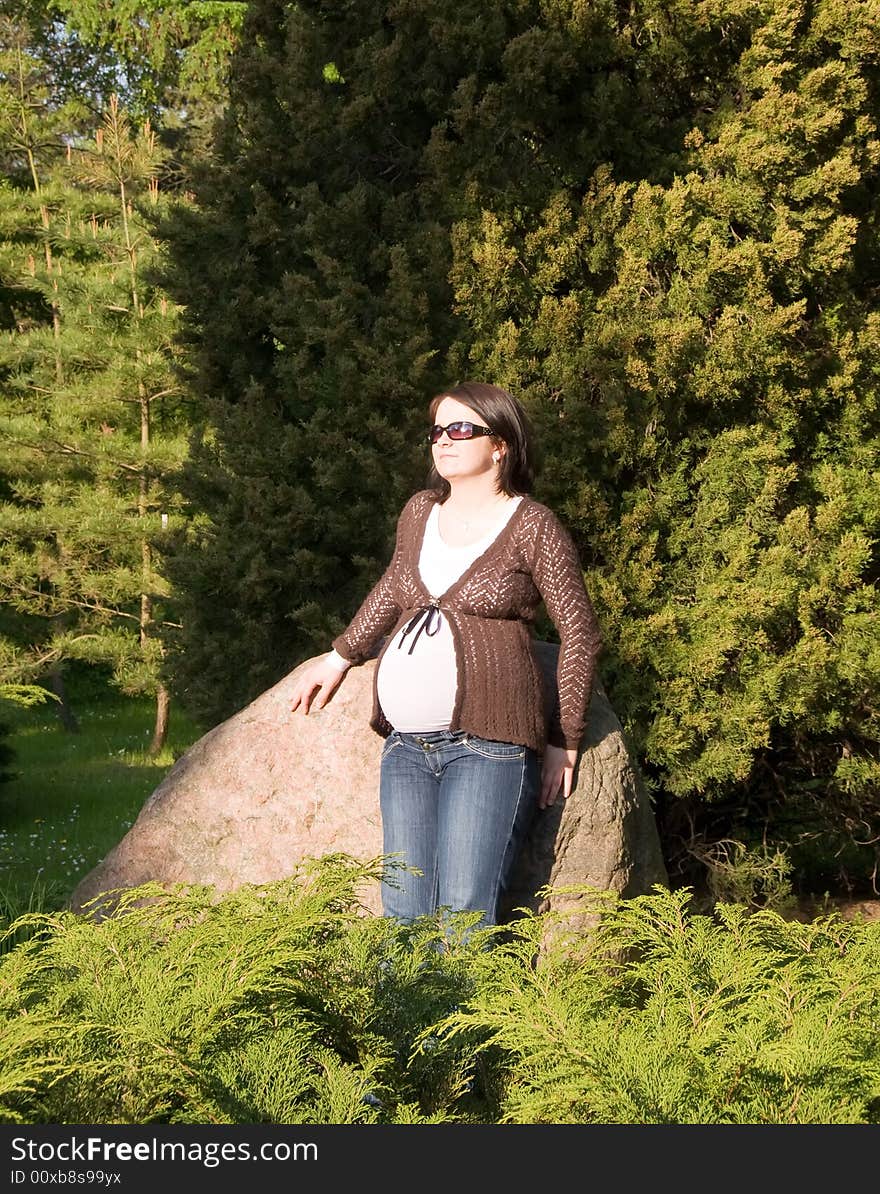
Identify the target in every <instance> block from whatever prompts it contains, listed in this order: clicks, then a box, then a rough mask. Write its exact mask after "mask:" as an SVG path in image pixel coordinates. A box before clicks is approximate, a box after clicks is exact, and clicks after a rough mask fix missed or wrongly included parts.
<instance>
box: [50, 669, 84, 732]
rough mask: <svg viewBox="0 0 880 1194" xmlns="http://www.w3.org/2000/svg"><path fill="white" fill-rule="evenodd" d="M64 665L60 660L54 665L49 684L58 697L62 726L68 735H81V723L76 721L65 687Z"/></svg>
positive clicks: (57, 706)
mask: <svg viewBox="0 0 880 1194" xmlns="http://www.w3.org/2000/svg"><path fill="white" fill-rule="evenodd" d="M63 669H64V665H63V664H62V663H61V661H60V660H58V662H56V663H53V664H52V670H51V671H50V672H49V683H50V685H51V687H52V691H53V692H54V693H55V695H56V696H57V697H58V702H57V705H56V708H57V710H58V716H59V717H60V718H61V724H62V725H63V726H64V728H65V730H67V732H68V734H78V733H79V722H78V721H77V720H76V716H75V715H74V712H73V709H71V707H70V702H69V701H68V699H67V689H66V688H65V686H64V670H63Z"/></svg>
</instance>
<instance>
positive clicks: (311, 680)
mask: <svg viewBox="0 0 880 1194" xmlns="http://www.w3.org/2000/svg"><path fill="white" fill-rule="evenodd" d="M410 505H411V503H407V505H406V507H405V508H404V510H403V512H402V513H401V515H400V518H398V520H397V537H396V541H395V545H394V554H393V556H392V558H391V563H390V564H389V565H388V567H387V568H386V569H385V571H384V572H383V574H382V576H381V577H380V578H379V580H378V581H377V582H376V584H375V585H374V586H373V587H372V589H370V591H369V593H368V594H367V596H366V597H365V598H364V600H363V602H362V603H361V606H360V609H359V610H358V611H357V613H356V614H355V616H354V617H353V618H352V620H351V622H349V624H348V626H347V628H346V629H345V630H344V631H343V632H342V634H340V635H339V637H338V638H336V639H334V641H333V650H332V651H330V652H329V653H328V654H327V655H320V656H318V657H317V658H316V659H314V660H312V661H311V662H310V666H309V667H307V668H306V669H305V670H304V671H303V673H302V675H301V676H300V677H299V679H298V681H297V683H296V684H295V685H294V688H293V692H292V694H291V706H290V708H291V712H293V713H295V712H296V710H297V709H302V712H303V713H305V714H308V712H309V709H310V708H314V709H323V708H324V706H325V705H326V704H327V702H328V701H329V700H330V697H331V696H332V695H333V693H334V692H335V691H336V689H337V688H338V687H339V685H340V684H341V683H342V679H343V677H344V675H345V673H346V672H347V671H348V668H349V667H350V666H351V665H352V664H354V663H362V662H363V660H365V659H366V658H367V657H368V656H369V654H370V652H371V651H372V649H373V647H374V646H375V645H376V643H377V642H378V641H379V639H380V638H381V637H382V635H383V634H386V633H387V632H388V631H389V630H390V629H391V628H392V626H394V625H395V623H396V622H397V620H398V618H399V617H400V614H401V610H400V607H399V606H398V604H397V602H396V601H395V600H394V597H393V586H394V577H395V574H396V570H397V567H398V564H399V561H400V553H401V542H402V537H403V528H404V516H405V515H406V513H407V510H408V509H409V508H410Z"/></svg>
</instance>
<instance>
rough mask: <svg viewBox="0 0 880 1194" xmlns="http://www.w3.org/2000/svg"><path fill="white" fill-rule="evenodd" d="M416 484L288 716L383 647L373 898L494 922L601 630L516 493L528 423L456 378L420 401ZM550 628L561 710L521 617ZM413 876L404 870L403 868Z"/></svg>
mask: <svg viewBox="0 0 880 1194" xmlns="http://www.w3.org/2000/svg"><path fill="white" fill-rule="evenodd" d="M427 438H428V442H429V444H430V450H431V456H432V467H431V471H430V475H429V479H428V486H429V487H428V488H427V489H425V490H421V491H420V492H418V493H416V494H415V495H414V496H413V497H411V498H410V500H409V501H408V502H407V504H406V506H405V507H404V509H403V511H402V513H401V515H400V518H399V520H398V524H397V541H396V546H395V549H394V555H393V557H392V560H391V563H390V564H389V566H388V568H387V569H386V571H385V573H384V575H383V576H382V577H381V579H380V580H379V581H378V583H377V584H376V585H375V587H374V588H373V589H372V590H371V592H370V593H369V594H368V595H367V597H366V599H365V600H364V602H363V604H362V605H361V607H360V609H359V610H358V611H357V613H356V614H355V616H354V618H353V619H352V621H351V623H350V624H349V626H348V628H347V629H346V630H345V631H344V632H343V633H342V634H341V635H340V636H339V637H338V638H337V639H336V640H335V642H334V643H333V650H332V651H330V652H329V653H328V654H327V655H324V656H321V657H319V658H318V659H317V660H315V662H314V663H313V664H312V665H311V666H310V667H308V668H306V669H305V670H304V672H303V674H302V676H301V677H300V679H299V681H298V684H297V686H296V688H295V690H294V694H293V701H292V709H293V710H294V711H296V710H297V709H299V710H301V711H302V712H303V713H306V714H307V713H308V712H309V709H310V707H311V708H315V709H319V708H322V707H323V706H324V705H325V704H326V703H327V701H328V699H329V698H330V696H331V695H332V693H333V692H334V691H335V689H336V688H337V686H338V685H339V683H340V682H341V680H342V678H343V676H344V675H345V673H346V671H347V669H348V668H349V667H351V666H352V665H356V664H359V663H363V662H364V661H365V660H366V659H367V658H369V657H370V655H371V654H372V652H373V650H374V648H375V647H376V645H377V643H379V641H380V640H381V639H382V638H383V637H384V638H385V642H384V645H383V647H382V650H381V652H380V654H379V659H378V662H377V665H376V674H375V688H374V699H373V714H372V718H371V721H370V724H371V726H372V727H373V729H374V730H376V732H377V733H379V734H380V735H382V737H383V738H384V739H385V743H384V746H383V749H382V762H381V769H380V785H379V792H380V806H381V813H382V832H383V853H384V854H386V855H394V856H396V857H397V858H398V860H399V861H401V862H402V863H404V864H405V866H406V868H408V869H405V870H398V869H394V870H393V871H392V869H391V868H389V869H388V870H386V875H385V879H384V881H383V884H382V906H383V911H384V913H385V915H386V916H391V917H395V918H397V919H399V920H402V921H410V920H412V919H414V918H415V917H418V916H422V915H426V914H431V913H434V912H437V911H438V910H441V909H444V910H449V911H451V912H458V911H479V912H480V913H482V920H481V922H480V923H481V924H494V923H496V920H497V907H498V897H499V894H500V892H501V891H502V889H503V887H504V883H505V879H506V877H507V874H508V872H509V869H510V866H511V864H512V862H513V860H514V858H515V856H516V852H517V849H518V847H519V845H520V843H521V840H522V836H523V834H524V832H525V830H526V829H527V827H528V824H529V821H530V820H531V817H532V816H533V814H534V811H535V808H536V807H538V808H546V807H547V806H548V805H551V804H553V803H554V801H555V800H556V798H557V796H558V794H559V793H560V791H561V792H562V793H563V795H564V796H568V795H569V792H570V791H571V784H572V776H573V774H574V768H575V763H576V761H577V752H578V748H579V745H580V743H581V741H582V739H583V735H584V731H585V726H586V718H587V713H588V709H589V703H590V693H591V689H592V683H593V674H594V670H595V663H596V657H597V655H598V652H599V647H600V636H599V629H598V625H597V622H596V617H595V614H594V612H593V608H592V606H591V604H590V600H589V597H588V595H587V592H586V588H585V586H584V579H583V572H582V570H581V566H580V562H579V560H578V556H577V551H576V549H575V547H574V544H573V542H572V539H571V536H570V535H569V534H568V532H567V531H566V530H565V529H564V527H563V526H562V524H561V523H560V522H559V519H558V518H557V517H556V515H555V514H553V512H552V511H551V510H549V509H548V508H547V507H546V506H544V505H541V504H540V503H539V502H536V501H534V500H533V499H532V498H531V497H529V496H528V495H529V493H530V490H531V488H532V483H533V479H534V446H533V440H532V431H531V428H530V425H529V422H528V419H527V418H526V415H525V412H524V411H523V409H522V407H521V405H520V404H519V402H518V401H517V400H516V399H515V398H513V397H512V396H511V395H510V394H508V393H507V391H506V390H503V389H501V388H500V387H499V386H494V385H489V384H487V383H483V382H466V383H464V384H462V385H458V386H454V387H452V388H450V389H448V390H444V391H443V392H442V393H441V394H438V395H437V396H436V397H435V398H434V399H433V400H432V402H431V403H430V406H429V429H428V434H427ZM542 600H543V602H544V605H545V608H546V610H547V613H548V614H549V616H550V618H551V619H552V621H553V623H554V625H555V626H556V629H557V631H558V633H559V638H560V647H559V661H558V667H557V691H558V701H557V703H556V707H555V710H554V712H553V715H552V717H551V719H550V722H549V724H548V723H547V720H546V717H545V706H544V694H543V686H542V680H541V672H540V666H539V664H538V662H537V660H536V658H535V656H534V653H533V650H532V641H533V629H532V626H533V622H534V618H535V615H536V613H537V610H538V607H539V605H540V602H541V601H542ZM410 868H411V869H410Z"/></svg>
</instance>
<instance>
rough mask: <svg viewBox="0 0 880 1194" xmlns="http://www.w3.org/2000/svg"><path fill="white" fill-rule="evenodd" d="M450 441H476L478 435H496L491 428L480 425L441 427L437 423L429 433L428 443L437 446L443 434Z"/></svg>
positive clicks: (455, 424) (459, 424) (458, 424)
mask: <svg viewBox="0 0 880 1194" xmlns="http://www.w3.org/2000/svg"><path fill="white" fill-rule="evenodd" d="M444 431H445V432H446V434H447V435H448V436H449V438H450V439H474V438H475V436H478V435H494V434H495V432H494V431H492V430H491V428H489V427H481V426H480V424H479V423H450V424H449V426H448V427H441V426H440V424H439V423H435V424H434V426H433V427H432V428H431V430H430V431H429V432H428V443H429V444H436V443H437V441H438V440H439V438H440V436H441V435H442V434H443V432H444Z"/></svg>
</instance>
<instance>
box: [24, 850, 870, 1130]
mask: <svg viewBox="0 0 880 1194" xmlns="http://www.w3.org/2000/svg"><path fill="white" fill-rule="evenodd" d="M378 872H379V863H378V862H375V863H370V864H366V865H362V864H359V863H355V862H354V861H352V860H350V859H347V858H344V857H334V858H327V859H324V860H322V861H321V862H320V863H318V862H309V863H307V864H305V865H304V866H303V867H302V868H301V870H300V871H299V872H298V873H297V874H296V875H295V876H294V877H292V878H291V879H289V880H285V881H284V882H279V883H275V884H269V885H266V886H263V887H245V888H242V889H240V890H238V891H237V892H234V893H231V894H228V895H223V896H222V897H220V896H218V894H217V893H216V892H215V891H213V890H212V889H210V888H180V889H177V890H175V891H171V892H168V891H163V890H162V889H160V888H159V887H158V886H157V885H148V886H145V887H141V888H137V889H133V890H131V891H128V892H124V893H117V896H116V897H115V898H117V899H118V900H119V903H118V905H117V906H116V907H115V908H111V907H109V906H105V907H104V908H103V909H102V908H101V907H100V906H93V908H92V913H93V915H91V916H90V917H84V916H77V915H75V914H73V913H70V912H58V913H54V914H46V913H40V914H32V915H30V916H27V917H23V918H21V920H19V921H17V922H16V923H15V924H13V925H12V926H11V927H10V930H9V932H10V933H18V934H19V935H21V936H23V935H24V934H25V933H29V934H30V936H28V937H27V938H26V939H25V940H19V942H18V943H17V944H16V945H14V947H13V948H12V949H10V950H9V951H8V952H7V953H6V954H4V955H3V956H2V957H0V1024H2V1027H0V1072H2V1078H0V1119H2V1120H3V1121H5V1122H15V1123H80V1124H81V1123H309V1124H318V1123H329V1124H337V1123H339V1124H351V1123H363V1124H371V1123H393V1124H406V1123H438V1124H439V1123H452V1122H459V1123H876V1122H878V1121H880V1044H878V1033H877V1020H878V1015H880V982H878V979H880V925H877V924H868V923H860V922H847V921H843V920H841V919H840V918H839V917H834V916H830V917H826V918H823V919H820V920H817V921H815V922H813V923H811V924H799V923H789V922H787V921H785V920H783V919H782V918H781V917H780V916H779V915H777V914H776V913H773V912H769V911H767V910H762V911H758V912H754V913H750V912H749V910H748V909H747V908H745V907H743V906H735V905H719V906H718V908H717V909H716V911H715V914H714V915H713V916H711V917H710V916H706V915H696V914H694V913H692V912H691V910H690V909H689V907H688V900H689V895H688V893H687V892H681V891H680V892H675V893H671V892H668V891H663V890H660V889H657V890H656V891H655V892H654V893H653V894H651V895H649V896H643V897H639V898H637V899H632V900H619V899H616V898H615V897H614V896H613V895H612V894H610V893H605V894H603V893H584V892H583V891H582V892H581V895H582V896H584V897H585V899H586V907H587V909H588V911H589V913H590V916H589V917H588V918H587V924H586V927H582V928H580V929H578V930H574V929H573V928H572V927H571V926H570V925H569V926H566V925H565V924H564V923H563V922H561V921H559V920H558V919H555V918H554V917H553V916H551V915H546V916H542V917H534V916H525V917H524V918H523V919H522V920H519V921H517V922H515V923H514V924H512V925H509V926H507V927H506V928H505V929H503V930H475V931H472V932H471V933H470V935H468V933H467V932H465V930H467V929H469V928H472V926H473V920H474V919H475V918H474V917H470V918H469V917H467V916H459V917H456V918H454V919H453V924H452V929H451V930H447V933H446V934H445V933H444V931H443V930H442V929H441V925H440V922H439V920H438V919H434V918H426V919H425V920H423V921H420V922H418V923H416V924H414V925H411V926H400V925H397V924H395V923H393V922H391V921H389V920H386V919H384V918H382V917H375V916H369V915H364V909H363V907H362V905H361V902H360V898H359V895H360V892H361V891H362V887H363V885H364V884H365V883H374V882H375V881H376V878H377V876H378ZM447 934H448V935H447ZM490 944H492V945H494V948H486V947H487V946H488V945H490Z"/></svg>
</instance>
